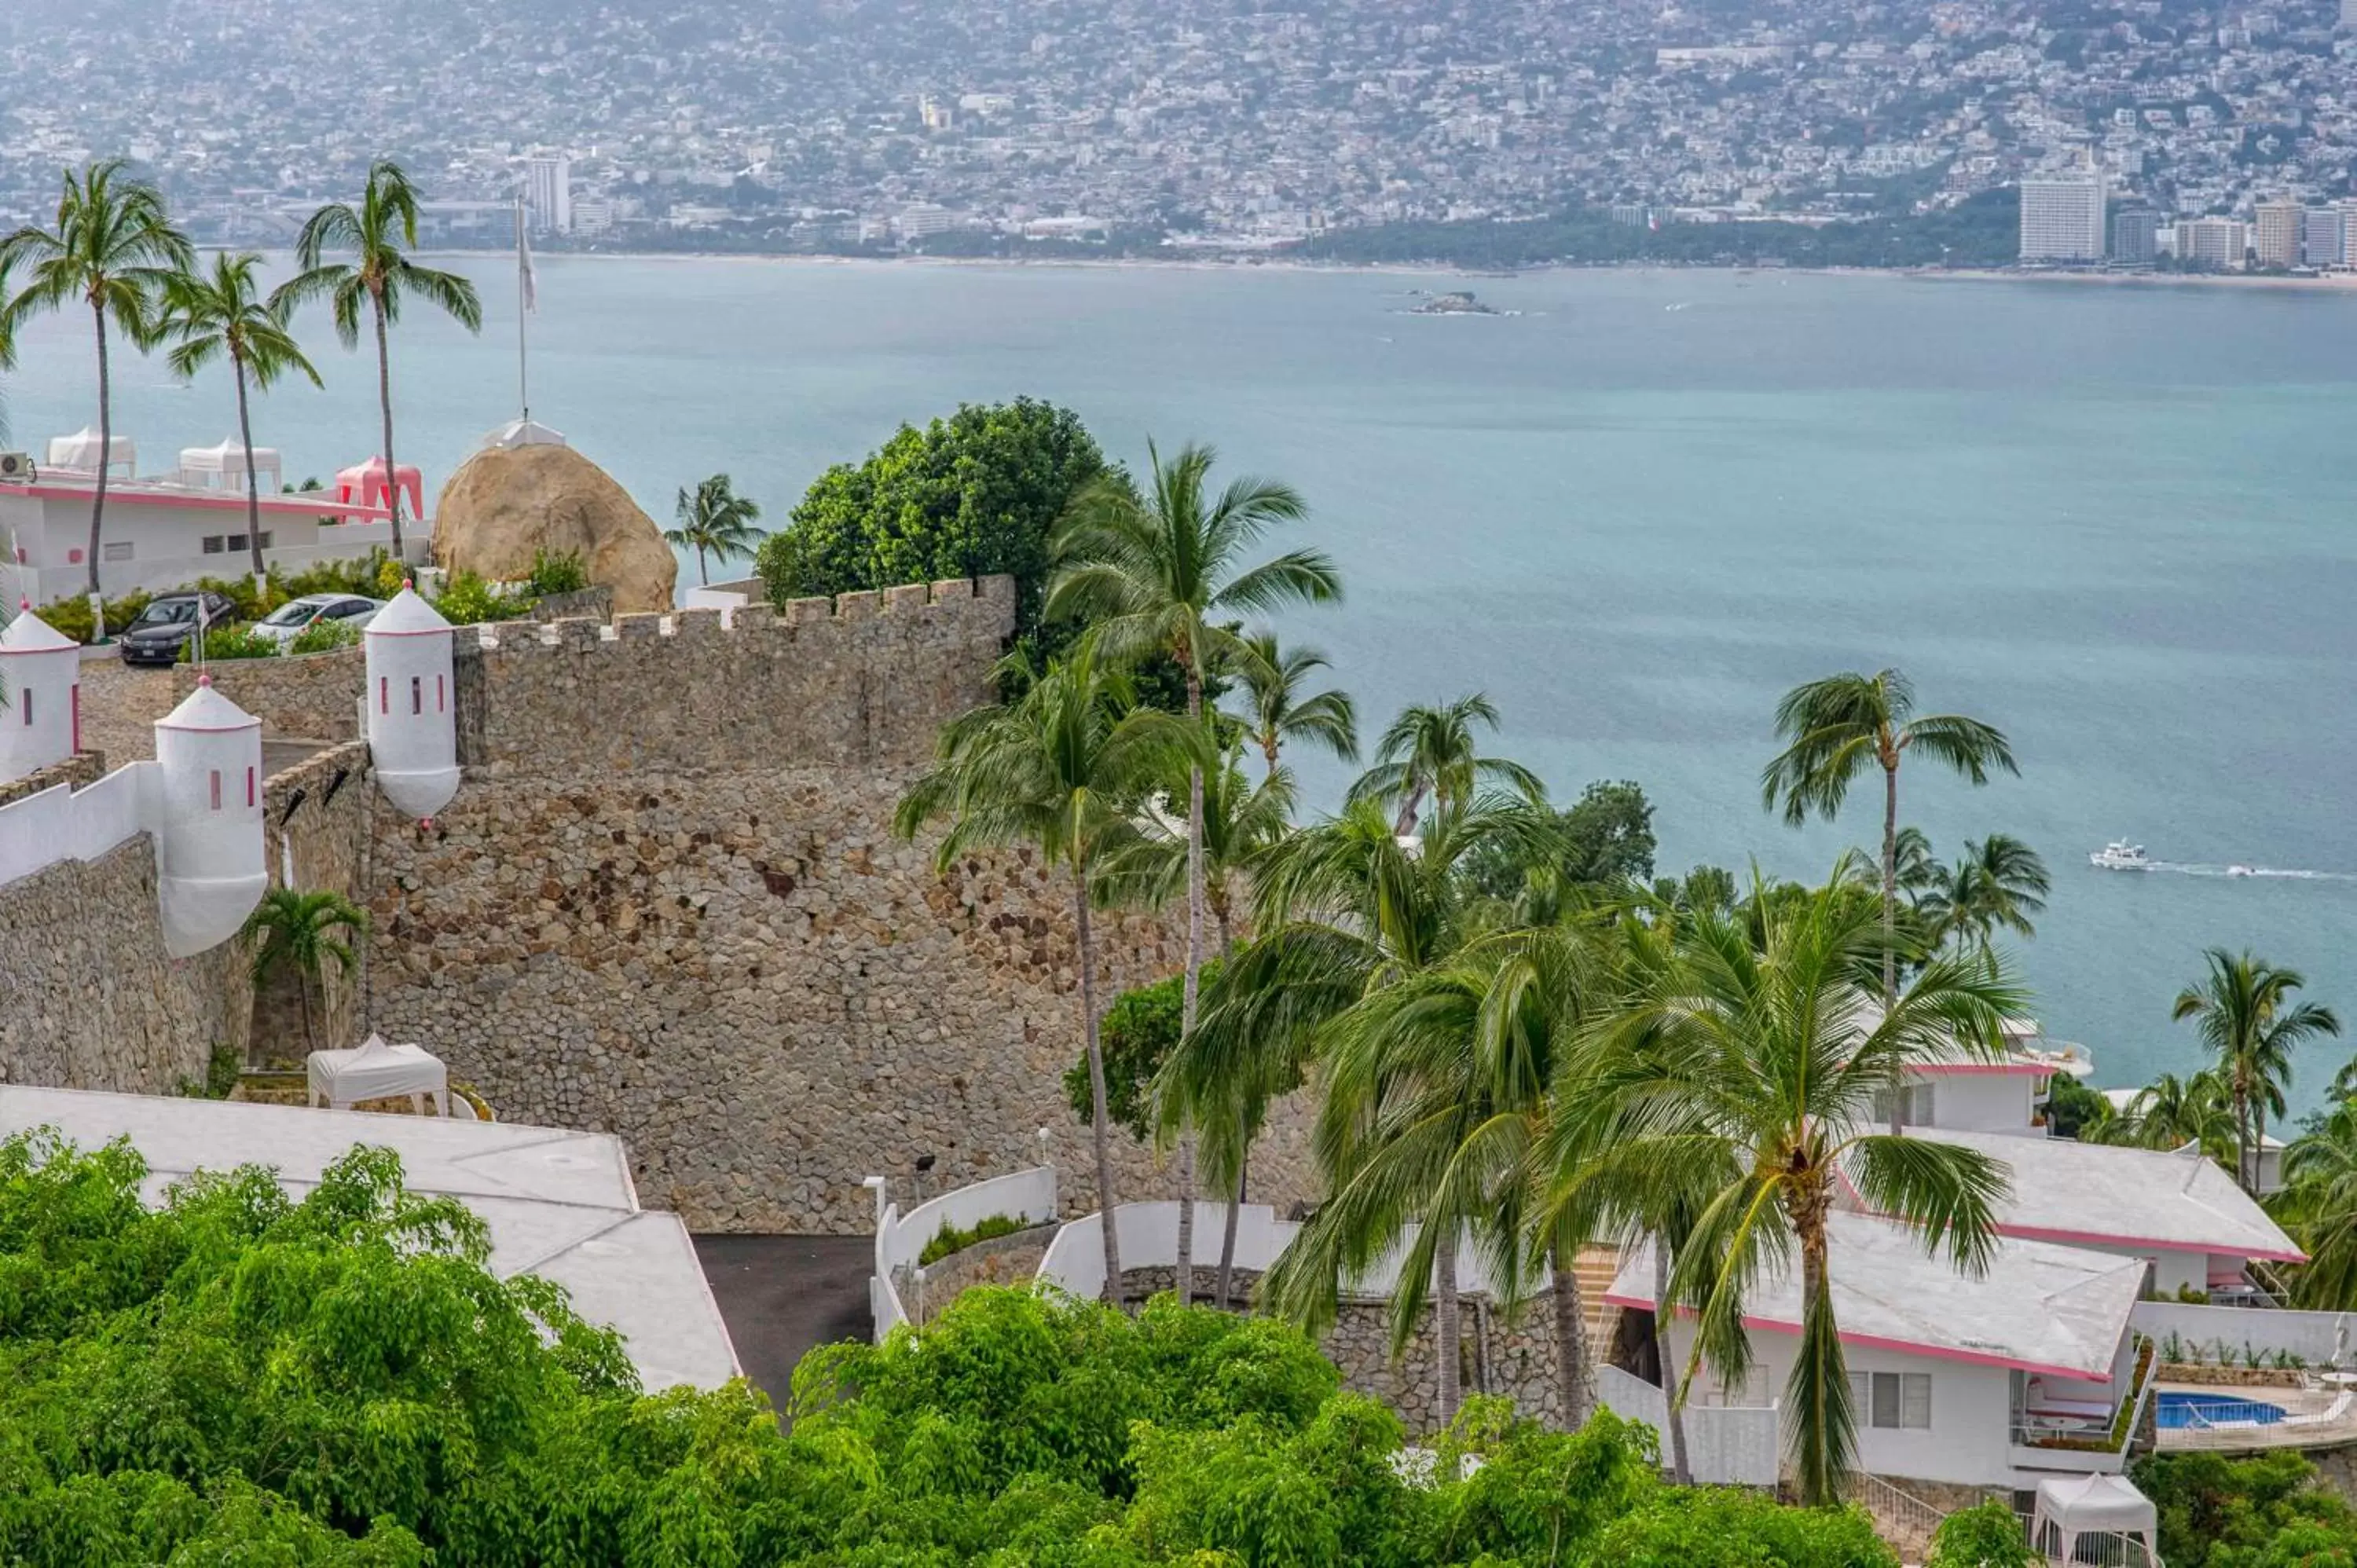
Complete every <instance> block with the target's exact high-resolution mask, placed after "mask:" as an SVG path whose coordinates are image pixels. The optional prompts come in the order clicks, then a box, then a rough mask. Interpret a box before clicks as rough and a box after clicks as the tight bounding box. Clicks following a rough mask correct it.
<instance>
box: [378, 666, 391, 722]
mask: <svg viewBox="0 0 2357 1568" xmlns="http://www.w3.org/2000/svg"><path fill="white" fill-rule="evenodd" d="M376 711H377V712H378V713H381V714H389V713H391V712H393V677H391V676H390V675H380V676H378V677H377V678H376Z"/></svg>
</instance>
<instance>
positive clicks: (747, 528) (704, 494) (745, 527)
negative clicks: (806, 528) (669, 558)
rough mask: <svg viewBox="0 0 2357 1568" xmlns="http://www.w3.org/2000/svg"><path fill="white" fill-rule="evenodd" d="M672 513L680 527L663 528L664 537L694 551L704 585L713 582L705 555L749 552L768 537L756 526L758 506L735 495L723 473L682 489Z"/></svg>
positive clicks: (726, 557)
mask: <svg viewBox="0 0 2357 1568" xmlns="http://www.w3.org/2000/svg"><path fill="white" fill-rule="evenodd" d="M674 515H676V516H677V517H678V519H679V526H678V527H677V528H667V529H665V530H663V538H664V539H665V540H666V541H668V542H671V543H672V544H674V545H676V546H678V547H679V548H680V549H682V550H693V551H694V552H695V575H696V577H697V578H698V579H699V580H700V581H701V582H703V583H704V584H705V585H706V586H709V585H711V582H712V573H711V572H710V571H709V570H708V569H707V568H706V566H705V556H706V555H707V554H710V555H716V556H718V557H719V558H720V559H721V560H723V561H728V560H733V559H735V558H736V557H737V556H739V555H750V554H752V553H754V552H755V551H756V550H757V549H759V546H760V542H761V541H762V540H764V539H766V538H768V537H769V534H768V532H767V531H766V530H764V529H761V528H759V527H758V526H756V525H757V524H758V523H759V521H760V517H761V509H760V508H759V506H757V505H755V504H754V503H753V501H752V500H751V499H748V498H747V497H744V496H740V495H738V494H737V491H736V489H735V487H734V486H732V485H731V484H730V483H729V481H728V476H727V475H726V474H715V475H713V476H712V477H711V478H708V479H705V480H703V481H702V482H701V483H699V484H698V485H697V486H696V487H695V489H692V490H689V489H683V490H681V491H680V492H679V502H678V505H677V507H676V508H675V509H674Z"/></svg>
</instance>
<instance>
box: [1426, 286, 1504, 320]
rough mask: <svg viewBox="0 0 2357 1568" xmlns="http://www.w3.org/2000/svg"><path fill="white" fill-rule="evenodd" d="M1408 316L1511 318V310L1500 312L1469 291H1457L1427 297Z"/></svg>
mask: <svg viewBox="0 0 2357 1568" xmlns="http://www.w3.org/2000/svg"><path fill="white" fill-rule="evenodd" d="M1408 314H1409V315H1410V316H1512V315H1516V314H1518V313H1517V312H1515V311H1512V310H1500V309H1498V308H1497V307H1496V306H1489V305H1484V304H1482V303H1481V302H1480V300H1478V299H1476V298H1474V297H1473V291H1472V290H1471V289H1459V290H1458V291H1456V292H1455V293H1452V294H1435V295H1426V297H1425V298H1424V299H1423V300H1422V301H1421V302H1420V303H1418V304H1417V305H1416V306H1414V307H1413V308H1412V309H1410V310H1409V311H1408Z"/></svg>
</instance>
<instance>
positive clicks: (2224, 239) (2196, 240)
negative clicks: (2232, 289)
mask: <svg viewBox="0 0 2357 1568" xmlns="http://www.w3.org/2000/svg"><path fill="white" fill-rule="evenodd" d="M2249 243H2250V226H2249V225H2248V224H2245V223H2241V222H2237V221H2236V220H2233V219H2232V218H2190V219H2187V220H2183V221H2181V222H2179V224H2178V225H2177V259H2178V260H2179V261H2180V262H2183V263H2187V264H2188V265H2190V266H2196V267H2207V268H2210V269H2212V270H2213V271H2217V272H2234V271H2239V270H2240V269H2241V268H2242V265H2243V252H2244V250H2245V249H2246V248H2247V247H2248V246H2249Z"/></svg>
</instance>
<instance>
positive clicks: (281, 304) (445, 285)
mask: <svg viewBox="0 0 2357 1568" xmlns="http://www.w3.org/2000/svg"><path fill="white" fill-rule="evenodd" d="M416 248H417V193H416V191H415V190H414V189H413V188H411V187H410V183H409V177H408V176H407V175H405V174H404V173H402V172H401V166H400V165H399V164H396V163H392V162H379V163H377V164H374V165H372V166H371V167H370V169H369V174H368V184H367V186H366V187H365V188H362V190H361V200H360V205H359V206H357V207H354V206H353V205H351V204H350V202H344V201H337V202H330V203H329V204H328V205H327V206H325V207H322V208H320V209H319V210H317V212H314V213H313V214H311V217H310V219H309V220H308V221H307V222H306V223H305V224H304V225H303V232H302V233H301V234H300V235H299V236H297V237H296V242H295V256H296V263H298V264H299V265H300V266H301V268H302V271H301V272H300V273H299V274H297V275H296V277H295V278H294V279H292V280H291V281H290V282H288V283H285V284H284V285H280V287H279V289H278V292H277V293H275V294H274V295H271V299H270V303H271V306H272V307H273V308H274V309H276V310H279V311H281V312H282V313H283V312H287V311H291V310H292V309H293V307H294V306H297V305H301V304H303V303H305V302H306V301H308V300H312V299H320V298H324V299H326V300H327V301H328V305H329V307H330V309H331V310H332V311H333V313H334V316H335V322H336V336H337V337H338V338H341V339H342V340H343V344H344V347H345V348H347V349H356V348H358V347H359V346H360V340H361V311H362V309H363V308H365V309H366V310H367V311H368V313H369V315H370V316H371V318H372V319H373V321H374V323H375V327H376V396H377V408H378V410H379V412H380V413H382V416H383V421H384V424H383V430H384V454H383V456H384V483H385V489H386V497H385V499H386V504H387V505H388V506H389V507H390V508H391V509H392V512H391V515H392V518H393V559H394V560H396V561H398V560H401V559H402V558H403V554H402V545H401V483H400V473H401V471H400V470H399V469H398V468H396V467H394V466H393V355H392V349H391V347H390V346H389V344H388V343H387V341H386V334H387V332H388V330H389V329H390V328H393V327H394V326H395V325H397V324H398V323H399V322H400V320H401V307H402V305H403V303H404V301H406V300H408V299H410V298H412V297H413V296H414V297H415V298H418V299H422V300H424V301H425V303H426V304H428V305H431V306H435V307H436V309H438V310H440V311H442V312H443V313H444V314H446V315H447V316H449V317H453V318H455V319H456V320H457V322H458V323H459V324H460V325H461V326H463V327H465V328H467V330H468V331H469V332H479V331H481V330H482V329H483V304H482V301H481V300H480V299H479V298H477V297H476V295H475V285H473V284H470V283H468V281H467V280H466V279H465V278H462V277H460V276H459V275H458V274H456V273H444V272H436V271H435V270H434V269H433V268H431V267H423V266H420V265H418V264H417V263H415V262H414V261H412V260H410V259H409V256H408V254H407V252H410V251H414V250H415V249H416ZM329 251H349V252H351V257H352V259H351V260H350V261H349V262H327V261H324V260H322V258H323V257H325V256H326V255H327V253H328V252H329ZM281 319H284V315H283V314H282V317H281Z"/></svg>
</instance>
